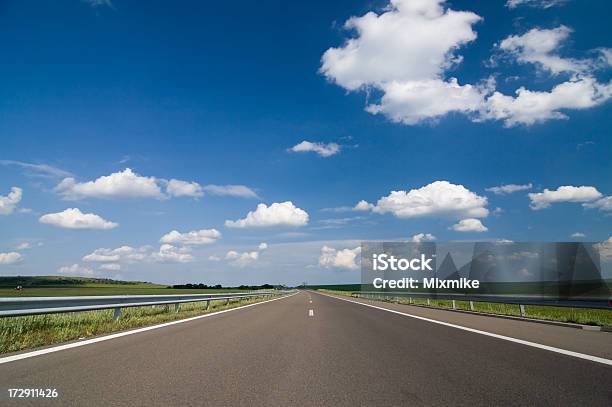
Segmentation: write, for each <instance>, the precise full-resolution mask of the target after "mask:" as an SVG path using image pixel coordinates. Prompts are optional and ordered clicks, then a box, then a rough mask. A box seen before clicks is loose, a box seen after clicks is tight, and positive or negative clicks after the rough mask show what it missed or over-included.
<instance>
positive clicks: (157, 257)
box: [82, 243, 194, 263]
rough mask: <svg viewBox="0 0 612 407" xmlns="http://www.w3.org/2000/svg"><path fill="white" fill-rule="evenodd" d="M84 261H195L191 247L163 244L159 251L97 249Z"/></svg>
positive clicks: (149, 249) (147, 248)
mask: <svg viewBox="0 0 612 407" xmlns="http://www.w3.org/2000/svg"><path fill="white" fill-rule="evenodd" d="M82 260H83V261H86V262H97V263H122V262H125V263H138V262H160V263H189V262H191V261H193V260H194V257H193V255H192V254H191V250H190V248H189V247H185V246H183V247H176V246H173V245H171V244H167V243H166V244H162V245H161V246H160V248H159V250H158V251H154V249H153V248H152V247H150V246H142V247H138V248H135V247H131V246H121V247H118V248H116V249H106V248H101V249H96V250H94V251H93V252H92V253H90V254H88V255H85V256H83V259H82Z"/></svg>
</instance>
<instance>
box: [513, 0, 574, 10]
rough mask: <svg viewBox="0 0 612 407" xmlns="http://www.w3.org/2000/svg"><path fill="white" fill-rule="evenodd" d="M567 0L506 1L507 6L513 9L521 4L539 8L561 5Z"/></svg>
mask: <svg viewBox="0 0 612 407" xmlns="http://www.w3.org/2000/svg"><path fill="white" fill-rule="evenodd" d="M565 2H567V0H508V1H506V7H508V8H510V9H513V8H517V7H519V6H531V7H538V8H545V9H546V8H550V7H555V6H559V5H561V4H563V3H565Z"/></svg>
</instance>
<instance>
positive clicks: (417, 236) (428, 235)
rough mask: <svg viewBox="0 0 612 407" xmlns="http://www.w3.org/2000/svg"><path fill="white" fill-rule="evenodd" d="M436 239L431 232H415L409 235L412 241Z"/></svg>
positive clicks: (419, 241)
mask: <svg viewBox="0 0 612 407" xmlns="http://www.w3.org/2000/svg"><path fill="white" fill-rule="evenodd" d="M434 240H436V237H435V236H434V235H432V234H431V233H417V234H415V235H412V237H410V241H411V242H413V243H421V242H431V241H434Z"/></svg>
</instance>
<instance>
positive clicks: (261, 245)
mask: <svg viewBox="0 0 612 407" xmlns="http://www.w3.org/2000/svg"><path fill="white" fill-rule="evenodd" d="M257 248H258V249H259V250H266V249H267V248H268V244H267V243H265V242H262V243H260V244H259V246H257Z"/></svg>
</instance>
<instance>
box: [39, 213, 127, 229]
mask: <svg viewBox="0 0 612 407" xmlns="http://www.w3.org/2000/svg"><path fill="white" fill-rule="evenodd" d="M38 221H39V222H40V223H45V224H48V225H53V226H57V227H60V228H65V229H114V228H116V227H117V226H119V224H118V223H115V222H110V221H108V220H105V219H103V218H101V217H100V216H98V215H96V214H93V213H83V212H81V211H80V209H78V208H68V209H66V210H64V211H63V212H58V213H48V214H46V215H43V216H41V217H40V219H39V220H38Z"/></svg>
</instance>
